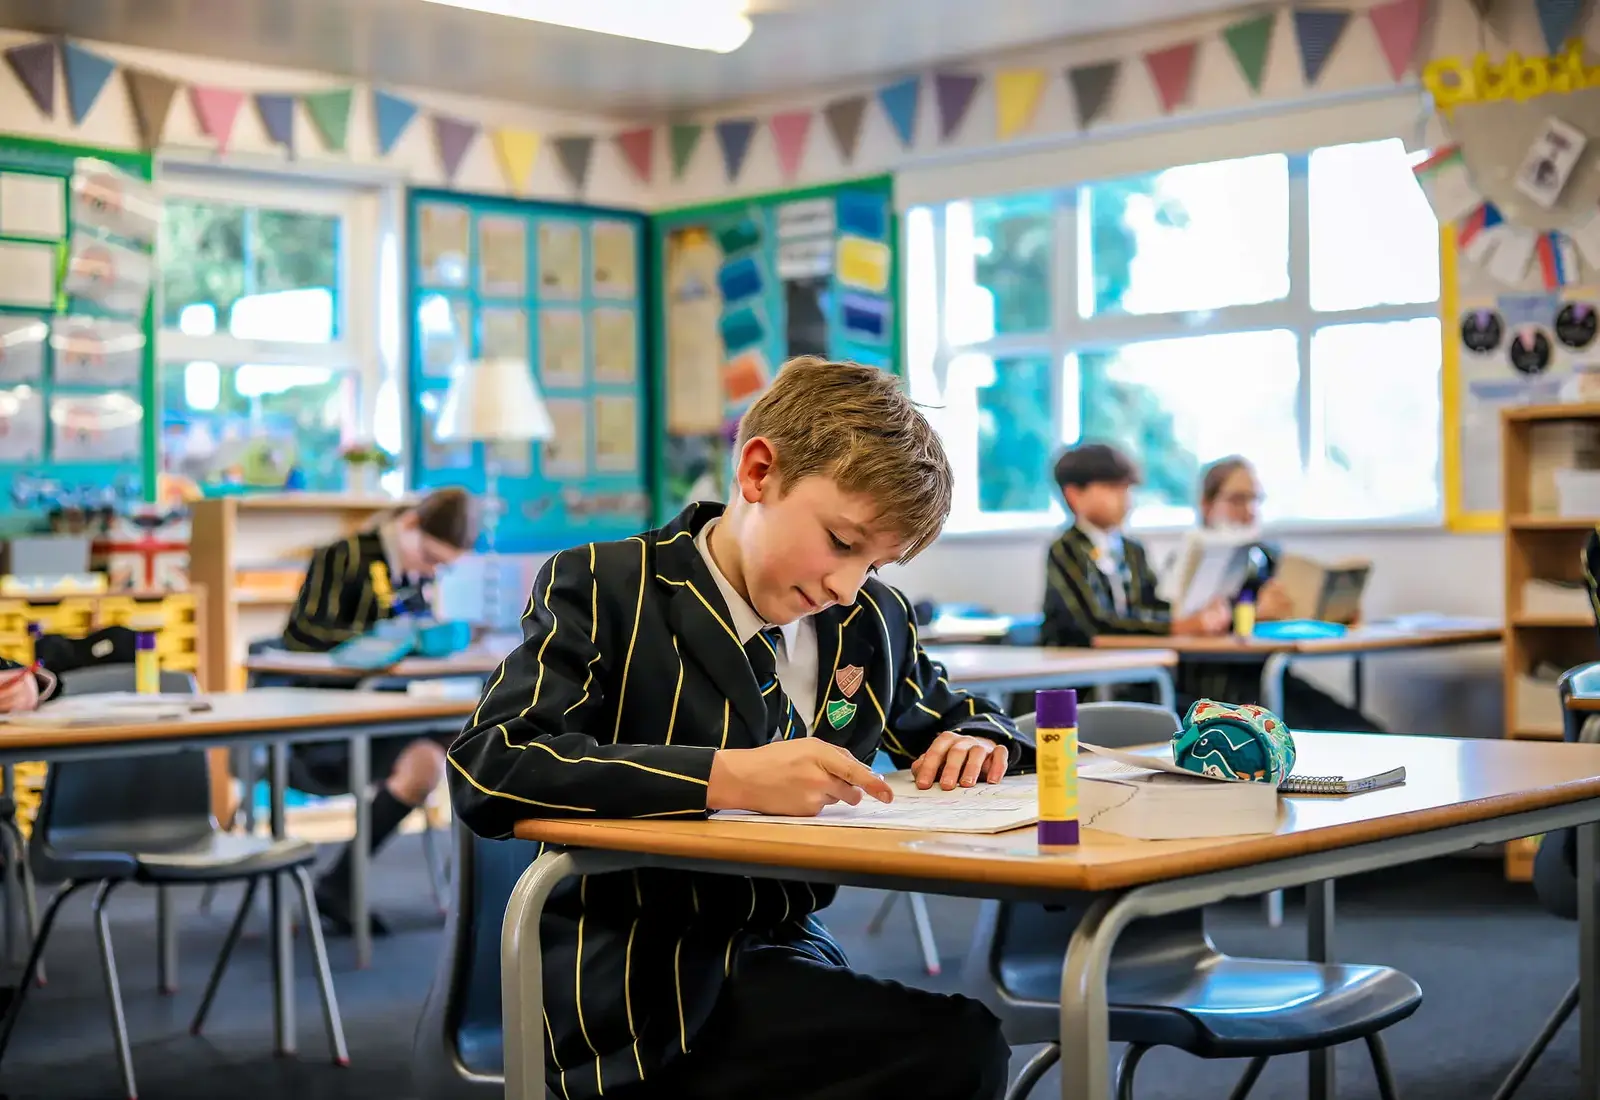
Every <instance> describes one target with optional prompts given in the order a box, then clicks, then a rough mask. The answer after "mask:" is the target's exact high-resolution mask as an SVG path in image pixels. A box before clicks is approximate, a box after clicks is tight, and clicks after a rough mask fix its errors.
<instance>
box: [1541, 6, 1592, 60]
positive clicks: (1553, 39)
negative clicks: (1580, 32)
mask: <svg viewBox="0 0 1600 1100" xmlns="http://www.w3.org/2000/svg"><path fill="white" fill-rule="evenodd" d="M1533 6H1534V7H1535V8H1536V9H1538V12H1539V30H1540V31H1542V32H1543V33H1544V44H1545V45H1546V46H1548V47H1549V48H1550V52H1551V53H1552V54H1557V53H1560V52H1561V47H1562V46H1565V45H1566V44H1567V39H1568V38H1570V37H1571V36H1572V28H1573V27H1575V26H1577V23H1578V15H1579V13H1581V12H1582V11H1583V0H1534V4H1533Z"/></svg>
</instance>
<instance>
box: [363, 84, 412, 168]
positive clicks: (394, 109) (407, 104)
mask: <svg viewBox="0 0 1600 1100" xmlns="http://www.w3.org/2000/svg"><path fill="white" fill-rule="evenodd" d="M416 117H417V105H416V104H415V103H412V102H411V101H410V100H409V99H401V98H400V97H399V96H397V95H390V94H389V93H388V92H380V91H377V90H376V89H374V90H373V93H372V119H373V122H374V123H375V124H376V126H377V130H378V155H379V156H380V157H386V156H388V155H389V150H391V149H393V148H394V147H395V143H396V142H398V141H399V140H400V135H401V134H403V133H405V132H406V127H407V126H410V125H411V120H412V119H414V118H416Z"/></svg>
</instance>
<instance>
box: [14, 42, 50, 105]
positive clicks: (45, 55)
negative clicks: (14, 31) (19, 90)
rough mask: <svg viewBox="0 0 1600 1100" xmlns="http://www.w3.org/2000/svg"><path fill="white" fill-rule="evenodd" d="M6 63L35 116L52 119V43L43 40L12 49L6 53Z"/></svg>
mask: <svg viewBox="0 0 1600 1100" xmlns="http://www.w3.org/2000/svg"><path fill="white" fill-rule="evenodd" d="M6 64H8V65H10V66H11V71H12V72H14V73H16V74H17V79H18V80H19V81H21V82H22V86H23V88H25V89H27V92H28V98H29V99H31V100H33V105H34V106H35V107H37V108H39V113H40V114H43V115H45V116H46V117H50V118H54V117H55V113H56V44H55V43H54V42H51V41H49V40H48V39H46V40H45V41H43V42H29V43H27V44H26V45H23V46H12V47H11V48H10V49H9V50H7V51H6Z"/></svg>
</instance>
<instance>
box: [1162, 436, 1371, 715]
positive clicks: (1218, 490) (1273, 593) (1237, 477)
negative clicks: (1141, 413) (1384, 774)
mask: <svg viewBox="0 0 1600 1100" xmlns="http://www.w3.org/2000/svg"><path fill="white" fill-rule="evenodd" d="M1263 495H1264V494H1263V493H1262V490H1261V479H1260V478H1259V477H1257V476H1256V470H1255V467H1254V466H1253V465H1251V463H1250V460H1249V459H1247V458H1245V457H1243V456H1242V455H1229V456H1228V457H1227V458H1221V459H1218V460H1217V461H1215V462H1213V463H1211V465H1209V466H1207V467H1206V468H1205V469H1204V470H1202V471H1201V472H1200V507H1199V517H1200V526H1201V527H1202V528H1203V529H1205V530H1212V531H1238V532H1256V531H1258V530H1259V527H1260V508H1261V499H1262V496H1263ZM1254 545H1255V546H1256V547H1257V548H1258V549H1259V550H1260V551H1261V555H1260V557H1259V558H1258V559H1257V560H1258V561H1260V562H1262V563H1264V567H1263V568H1260V569H1259V570H1257V571H1255V572H1254V573H1253V575H1252V576H1251V577H1250V578H1249V580H1248V582H1247V584H1248V586H1249V587H1250V588H1251V589H1252V590H1253V591H1254V593H1255V597H1256V617H1257V618H1258V619H1263V620H1266V619H1283V618H1287V617H1288V615H1289V614H1290V612H1291V610H1292V608H1291V606H1290V603H1289V597H1288V594H1287V593H1286V592H1284V590H1283V588H1282V586H1281V585H1279V584H1278V583H1277V582H1276V581H1274V580H1273V579H1272V573H1273V570H1274V568H1275V567H1276V565H1277V562H1278V559H1279V558H1280V557H1281V556H1282V551H1281V549H1280V548H1279V547H1278V546H1277V545H1275V544H1274V543H1271V542H1267V541H1256V542H1255V543H1254ZM1264 664H1265V661H1244V662H1241V661H1229V662H1214V663H1207V662H1204V661H1194V662H1189V661H1186V662H1184V674H1183V686H1184V688H1185V690H1186V691H1187V692H1189V693H1192V694H1194V695H1196V696H1199V697H1201V698H1213V699H1225V700H1227V701H1228V702H1231V703H1260V702H1262V700H1261V699H1260V698H1259V697H1260V695H1261V669H1262V666H1263V665H1264ZM1283 709H1284V714H1282V715H1281V717H1282V718H1283V720H1284V721H1286V722H1288V723H1289V724H1290V725H1291V726H1293V727H1295V728H1296V729H1321V730H1352V731H1358V732H1381V727H1380V726H1379V725H1378V724H1377V723H1376V722H1374V721H1373V720H1372V719H1370V718H1368V717H1367V716H1366V715H1364V714H1362V713H1361V712H1360V711H1358V710H1356V709H1355V708H1353V707H1347V706H1345V705H1344V704H1343V703H1341V702H1339V701H1338V700H1337V699H1335V698H1333V697H1332V696H1331V695H1328V694H1327V693H1326V692H1324V691H1321V690H1320V689H1318V688H1315V687H1312V686H1311V685H1310V684H1308V683H1306V682H1305V681H1304V680H1302V679H1300V678H1299V677H1297V676H1295V675H1294V673H1292V672H1291V673H1288V674H1287V675H1285V676H1284V681H1283Z"/></svg>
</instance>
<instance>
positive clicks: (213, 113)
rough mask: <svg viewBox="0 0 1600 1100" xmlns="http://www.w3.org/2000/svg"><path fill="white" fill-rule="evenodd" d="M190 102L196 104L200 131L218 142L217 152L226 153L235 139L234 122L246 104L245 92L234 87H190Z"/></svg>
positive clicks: (194, 85)
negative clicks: (229, 144)
mask: <svg viewBox="0 0 1600 1100" xmlns="http://www.w3.org/2000/svg"><path fill="white" fill-rule="evenodd" d="M189 102H190V103H191V104H193V105H194V114H195V118H196V119H197V120H198V121H199V123H200V132H201V133H202V134H204V135H206V137H208V138H210V139H211V140H212V141H214V142H216V143H217V152H219V153H226V152H227V151H228V142H230V141H232V140H233V123H234V121H235V120H236V119H237V118H238V117H239V108H240V107H242V106H244V93H243V92H239V91H235V90H233V89H232V88H205V87H201V86H200V85H198V84H192V85H190V87H189Z"/></svg>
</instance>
